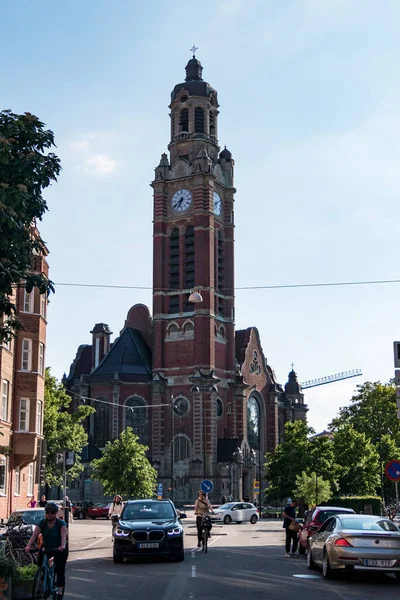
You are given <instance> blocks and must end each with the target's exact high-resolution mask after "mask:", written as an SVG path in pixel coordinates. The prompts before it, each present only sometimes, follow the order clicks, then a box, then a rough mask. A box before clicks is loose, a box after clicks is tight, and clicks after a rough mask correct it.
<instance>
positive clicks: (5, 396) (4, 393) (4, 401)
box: [1, 379, 10, 421]
mask: <svg viewBox="0 0 400 600" xmlns="http://www.w3.org/2000/svg"><path fill="white" fill-rule="evenodd" d="M9 398H10V382H9V381H7V379H3V384H2V386H1V418H2V419H3V421H7V417H8V403H9Z"/></svg>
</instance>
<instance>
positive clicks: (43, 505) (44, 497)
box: [39, 494, 47, 508]
mask: <svg viewBox="0 0 400 600" xmlns="http://www.w3.org/2000/svg"><path fill="white" fill-rule="evenodd" d="M46 504H47V500H46V496H45V495H44V494H43V496H42V497H41V498H40V500H39V506H40V508H44V507H45V506H46Z"/></svg>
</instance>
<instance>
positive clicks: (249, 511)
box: [215, 502, 258, 525]
mask: <svg viewBox="0 0 400 600" xmlns="http://www.w3.org/2000/svg"><path fill="white" fill-rule="evenodd" d="M215 520H216V521H223V522H224V523H225V524H226V525H227V524H228V523H232V521H236V523H242V522H243V521H250V523H252V524H253V525H254V523H257V521H258V510H257V509H256V507H255V506H254V504H250V502H227V503H226V504H222V505H221V506H219V507H218V508H216V509H215Z"/></svg>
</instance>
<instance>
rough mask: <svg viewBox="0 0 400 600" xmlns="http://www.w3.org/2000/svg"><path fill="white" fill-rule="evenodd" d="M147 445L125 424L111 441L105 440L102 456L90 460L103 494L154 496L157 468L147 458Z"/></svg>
mask: <svg viewBox="0 0 400 600" xmlns="http://www.w3.org/2000/svg"><path fill="white" fill-rule="evenodd" d="M147 450H148V447H147V446H144V445H143V444H140V443H139V438H138V437H137V436H136V435H135V434H134V433H133V431H132V428H131V427H127V428H126V429H125V430H124V431H122V433H121V434H120V436H119V438H118V439H117V440H115V441H114V442H107V444H106V447H105V449H104V452H103V456H102V457H101V458H98V459H96V460H93V461H92V467H93V473H92V477H93V479H96V480H97V481H99V482H100V483H101V484H102V485H103V488H104V491H105V493H106V494H110V495H114V494H121V496H123V497H124V498H146V497H151V496H153V495H154V492H155V487H156V482H157V471H156V470H155V469H154V468H153V467H152V466H151V464H150V462H149V460H148V458H147V457H146V452H147Z"/></svg>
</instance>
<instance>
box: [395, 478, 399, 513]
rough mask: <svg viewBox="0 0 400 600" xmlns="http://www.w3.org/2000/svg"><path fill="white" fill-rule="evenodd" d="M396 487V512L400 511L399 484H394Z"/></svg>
mask: <svg viewBox="0 0 400 600" xmlns="http://www.w3.org/2000/svg"><path fill="white" fill-rule="evenodd" d="M394 487H395V489H396V511H397V512H398V511H399V482H398V481H395V482H394Z"/></svg>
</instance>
